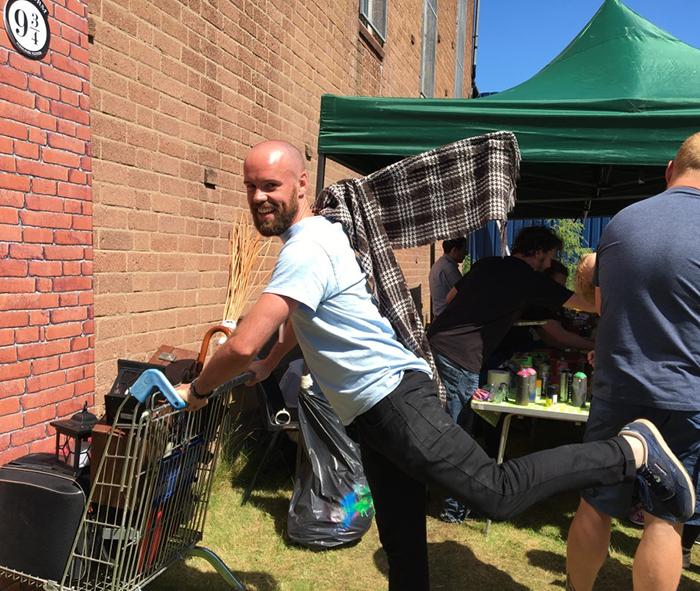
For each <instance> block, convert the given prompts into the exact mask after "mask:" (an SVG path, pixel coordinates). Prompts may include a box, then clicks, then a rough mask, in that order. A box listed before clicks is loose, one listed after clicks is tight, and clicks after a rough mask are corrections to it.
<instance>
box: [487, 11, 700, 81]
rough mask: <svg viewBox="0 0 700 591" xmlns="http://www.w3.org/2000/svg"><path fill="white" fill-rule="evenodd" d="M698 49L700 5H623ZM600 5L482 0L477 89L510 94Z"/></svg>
mask: <svg viewBox="0 0 700 591" xmlns="http://www.w3.org/2000/svg"><path fill="white" fill-rule="evenodd" d="M622 1H623V2H624V4H626V5H627V6H628V7H629V8H631V9H632V10H634V11H635V12H636V13H637V14H639V15H641V16H643V17H644V18H646V19H647V20H650V21H651V22H652V23H654V24H655V25H657V26H658V27H661V28H662V29H665V30H666V31H668V32H669V33H671V34H672V35H673V36H675V37H678V38H679V39H680V40H681V41H685V42H686V43H688V44H689V45H692V46H693V47H697V48H699V49H700V0H622ZM602 4H603V0H481V8H480V15H479V46H478V50H477V63H476V83H477V86H478V88H479V91H480V92H493V91H500V90H506V89H508V88H512V87H513V86H515V85H516V84H520V83H521V82H524V81H525V80H527V79H528V78H530V77H532V76H534V75H535V74H536V73H537V72H539V71H540V70H541V69H542V68H543V67H544V66H546V65H547V64H548V63H549V62H550V61H551V60H552V59H554V58H555V57H556V56H557V55H558V54H559V53H560V52H561V51H562V50H563V49H564V48H565V47H566V46H567V45H568V44H569V42H570V41H571V40H572V39H573V38H574V37H575V36H576V35H577V34H578V33H579V32H580V31H581V29H583V27H584V26H585V25H586V23H587V22H588V21H589V20H591V18H592V17H593V15H594V14H595V13H596V12H597V10H598V8H600V6H601V5H602Z"/></svg>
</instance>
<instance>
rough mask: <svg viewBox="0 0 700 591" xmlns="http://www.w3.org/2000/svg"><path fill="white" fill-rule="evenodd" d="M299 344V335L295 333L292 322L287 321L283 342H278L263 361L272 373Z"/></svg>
mask: <svg viewBox="0 0 700 591" xmlns="http://www.w3.org/2000/svg"><path fill="white" fill-rule="evenodd" d="M296 344H297V335H296V334H295V333H294V328H293V327H292V321H291V320H287V322H286V323H285V325H284V331H283V332H282V340H281V341H280V340H278V341H277V342H276V343H275V344H274V346H273V347H272V349H270V352H269V353H268V354H267V357H265V359H263V360H262V362H263V363H264V364H265V366H266V367H267V368H269V370H270V371H272V370H273V369H275V367H277V365H278V364H279V362H280V361H281V360H282V358H283V357H284V356H285V355H286V354H287V353H289V352H290V351H291V350H292V349H293V348H294V347H295V345H296Z"/></svg>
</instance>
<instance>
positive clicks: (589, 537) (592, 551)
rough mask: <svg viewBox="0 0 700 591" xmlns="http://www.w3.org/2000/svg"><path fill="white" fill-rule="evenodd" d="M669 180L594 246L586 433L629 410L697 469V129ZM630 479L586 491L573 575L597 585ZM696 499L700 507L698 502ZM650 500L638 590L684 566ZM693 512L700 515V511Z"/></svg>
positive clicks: (583, 586)
mask: <svg viewBox="0 0 700 591" xmlns="http://www.w3.org/2000/svg"><path fill="white" fill-rule="evenodd" d="M666 182H667V185H668V188H667V190H666V191H665V192H663V193H661V194H660V195H656V196H655V197H651V198H650V199H646V200H644V201H641V202H639V203H635V204H634V205H630V206H629V207H627V208H625V209H623V210H622V211H621V212H619V213H618V214H617V215H616V216H615V217H614V218H613V219H612V221H611V222H610V224H609V225H608V226H607V227H606V229H605V232H604V233H603V236H602V238H601V241H600V245H599V246H598V256H597V259H596V266H595V272H594V279H593V281H594V284H595V285H597V286H598V287H597V288H596V292H597V293H596V300H597V303H598V304H599V310H600V312H601V318H600V324H599V328H598V335H597V338H596V351H595V380H594V382H593V383H594V389H593V400H592V403H591V410H590V417H589V420H588V423H587V425H586V435H585V441H595V440H601V439H604V438H606V437H608V436H609V434H610V433H616V432H617V430H618V429H619V428H620V426H622V425H624V424H625V423H626V422H627V417H630V416H632V417H635V418H636V417H644V418H646V419H648V420H650V421H652V422H653V423H655V424H656V425H658V426H659V430H660V431H661V432H662V433H663V435H664V437H665V438H666V441H667V444H668V445H669V447H670V448H671V449H672V450H673V452H674V453H675V454H677V456H678V457H679V459H681V461H683V464H684V465H685V467H686V470H687V471H688V472H689V473H690V474H697V472H698V468H700V464H698V455H699V454H700V313H699V308H698V303H699V302H700V246H699V244H700V241H699V240H698V237H699V234H698V220H700V134H695V135H693V136H691V137H690V138H688V139H687V140H686V141H685V142H684V143H683V145H682V146H681V148H680V150H679V151H678V154H677V156H676V159H675V160H674V161H672V162H670V163H669V164H668V168H667V170H666ZM632 484H633V483H626V484H623V485H618V486H615V487H613V488H605V487H595V488H591V489H588V490H586V491H584V493H583V497H582V500H581V504H580V506H579V509H578V511H577V513H576V517H575V518H574V521H573V523H572V525H571V530H570V532H569V541H568V558H567V572H568V576H569V585H570V587H568V588H571V589H575V590H576V591H589V590H590V589H591V588H592V587H593V583H594V581H595V578H596V575H597V574H598V570H599V569H600V567H601V566H602V564H603V562H604V561H605V558H606V556H607V552H608V547H609V543H610V528H611V516H612V517H624V516H625V515H626V514H627V511H628V510H629V507H630V503H631V499H632V493H633V486H632ZM699 509H700V507H699ZM679 521H682V520H679V519H677V518H674V517H673V516H672V515H670V514H669V513H668V512H667V511H665V510H664V508H663V507H662V506H661V505H660V504H658V503H654V504H653V507H649V506H647V507H646V511H645V514H644V533H643V534H642V541H641V542H640V544H639V548H638V549H637V553H636V555H635V560H634V567H633V579H634V589H635V591H646V590H649V591H651V590H654V591H672V590H675V589H676V588H677V587H678V583H679V580H680V576H681V562H682V558H681V556H682V555H681V532H682V529H683V525H682V524H681V523H679ZM686 524H694V525H697V524H700V514H699V513H697V512H696V513H695V515H694V516H693V518H692V519H691V520H690V521H687V522H686Z"/></svg>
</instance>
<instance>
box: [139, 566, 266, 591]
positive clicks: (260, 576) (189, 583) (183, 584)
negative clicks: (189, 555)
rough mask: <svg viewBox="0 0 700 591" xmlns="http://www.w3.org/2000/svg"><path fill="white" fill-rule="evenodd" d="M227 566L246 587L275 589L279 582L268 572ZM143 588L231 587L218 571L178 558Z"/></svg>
mask: <svg viewBox="0 0 700 591" xmlns="http://www.w3.org/2000/svg"><path fill="white" fill-rule="evenodd" d="M198 562H199V560H198ZM201 564H203V565H206V561H205V560H201ZM227 566H228V567H229V568H230V569H231V572H233V575H234V576H235V577H236V579H238V581H239V582H240V583H241V584H242V585H243V586H244V587H245V588H246V589H256V590H259V591H277V589H279V583H278V582H277V580H276V579H275V578H274V577H273V576H272V575H270V574H269V573H264V572H258V571H244V570H237V569H236V565H235V564H228V565H227ZM206 568H210V567H206ZM144 589H146V590H147V591H184V590H186V589H206V590H207V591H231V590H232V589H233V587H229V586H228V584H227V583H226V581H225V580H224V579H223V578H222V577H221V576H220V575H219V574H218V573H216V572H211V571H210V572H202V571H200V570H199V569H197V568H195V567H194V566H190V565H189V564H188V563H187V562H185V561H184V560H179V561H178V562H176V563H175V564H173V565H172V566H171V567H170V568H169V569H168V570H166V571H165V572H164V573H163V574H162V575H160V576H159V577H158V578H157V579H156V580H155V581H153V582H151V583H150V584H148V585H147V586H146V587H145V588H144Z"/></svg>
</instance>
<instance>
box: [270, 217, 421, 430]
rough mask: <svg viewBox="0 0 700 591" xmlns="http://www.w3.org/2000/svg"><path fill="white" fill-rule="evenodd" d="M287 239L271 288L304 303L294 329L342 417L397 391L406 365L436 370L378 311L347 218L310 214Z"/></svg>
mask: <svg viewBox="0 0 700 591" xmlns="http://www.w3.org/2000/svg"><path fill="white" fill-rule="evenodd" d="M281 238H282V241H283V242H284V246H283V247H282V250H281V251H280V254H279V258H278V259H277V263H276V265H275V268H274V271H273V272H272V279H271V280H270V283H269V284H268V286H267V287H266V288H265V292H266V293H274V294H278V295H283V296H286V297H289V298H292V299H294V300H296V301H297V302H299V307H298V308H297V310H296V311H295V312H294V313H293V314H292V324H293V326H294V332H295V333H296V336H297V340H298V341H299V345H300V347H301V350H302V351H303V353H304V358H305V359H306V362H307V363H308V365H309V369H310V370H311V373H312V374H313V376H314V378H315V380H316V381H317V382H318V385H319V386H320V387H321V390H322V391H323V393H324V394H325V395H326V397H327V398H328V400H329V402H330V403H331V405H332V406H333V408H334V409H335V411H336V412H337V413H338V416H339V417H340V419H341V420H342V421H343V424H345V425H347V424H349V423H351V422H352V420H353V419H354V418H355V417H356V416H357V415H359V414H362V413H363V412H365V411H367V410H368V409H369V408H371V407H372V406H373V405H374V404H376V403H377V402H378V401H379V400H381V399H382V398H384V397H385V396H386V395H387V394H389V393H390V392H391V391H392V390H394V389H395V388H396V386H398V384H399V382H400V381H401V378H402V377H403V372H404V371H406V370H408V369H414V370H418V371H423V372H425V373H427V374H428V375H430V373H431V372H430V368H429V367H428V364H427V363H426V362H425V360H423V359H421V358H419V357H417V356H416V355H415V354H413V353H412V352H410V351H408V350H407V349H406V348H405V347H404V346H403V345H402V344H401V343H399V341H398V340H397V338H396V333H395V332H394V329H393V328H392V326H391V324H390V323H389V321H388V320H387V319H386V318H384V317H383V316H382V315H381V314H380V313H379V309H378V308H377V306H376V304H375V302H374V300H373V299H372V296H371V294H370V290H369V285H368V283H367V278H366V277H365V274H364V273H363V272H362V270H361V269H360V265H359V263H358V261H357V259H356V257H355V252H354V251H353V249H352V247H351V246H350V241H349V240H348V237H347V235H346V234H345V232H344V230H343V227H342V226H341V224H339V223H331V222H330V221H328V220H326V219H325V218H323V217H308V218H304V219H302V220H301V221H299V222H297V223H296V224H294V225H293V226H291V227H290V228H289V229H288V230H287V231H286V232H285V233H284V234H282V236H281Z"/></svg>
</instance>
